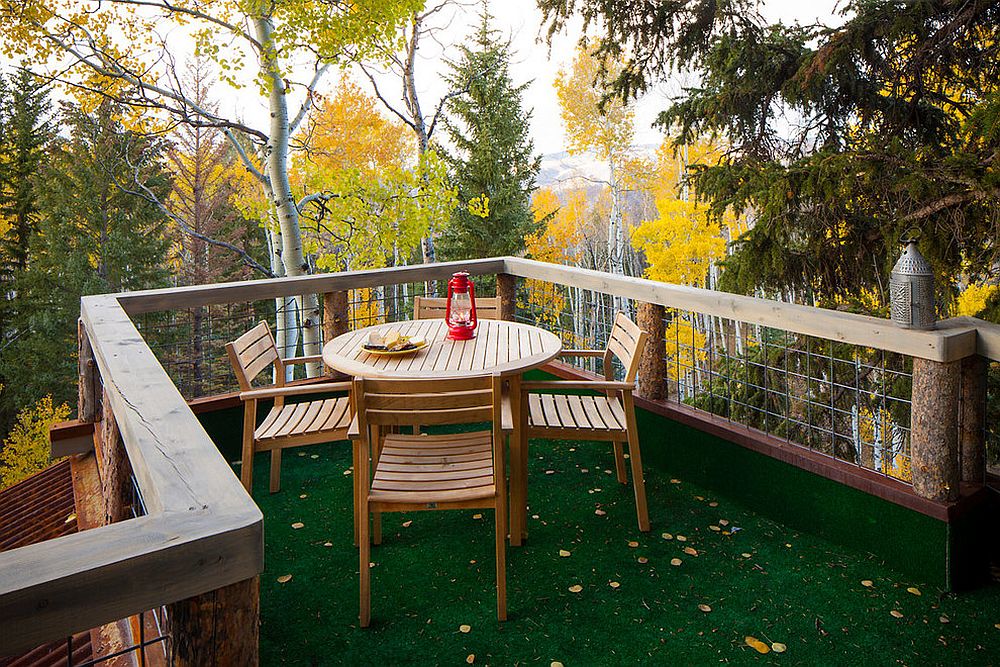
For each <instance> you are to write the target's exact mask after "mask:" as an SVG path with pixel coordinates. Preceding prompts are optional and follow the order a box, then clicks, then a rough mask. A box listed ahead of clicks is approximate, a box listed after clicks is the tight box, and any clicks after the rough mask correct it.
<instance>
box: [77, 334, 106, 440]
mask: <svg viewBox="0 0 1000 667" xmlns="http://www.w3.org/2000/svg"><path fill="white" fill-rule="evenodd" d="M76 331H77V343H78V350H79V358H78V360H79V364H78V368H79V378H78V382H77V408H76V412H77V418H78V419H79V420H80V421H82V422H86V423H88V424H93V423H94V422H96V421H97V418H98V416H99V415H100V414H101V399H102V398H103V395H102V390H101V375H100V373H99V372H98V370H97V362H96V361H95V360H94V348H92V347H91V345H90V337H89V336H88V335H87V329H86V327H84V326H83V320H78V321H77V329H76Z"/></svg>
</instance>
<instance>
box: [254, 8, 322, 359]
mask: <svg viewBox="0 0 1000 667" xmlns="http://www.w3.org/2000/svg"><path fill="white" fill-rule="evenodd" d="M254 28H255V30H256V32H257V39H258V41H259V42H260V43H261V45H262V47H263V48H262V51H261V55H260V67H261V72H262V74H263V77H264V80H265V81H266V84H267V87H268V91H269V92H268V104H269V107H270V112H271V132H270V136H269V137H268V142H267V149H266V153H265V158H266V164H267V175H268V178H269V180H270V185H271V188H270V189H271V202H272V205H273V206H274V210H275V214H276V215H277V219H278V229H279V230H280V231H281V262H282V264H283V266H284V272H285V275H286V276H289V277H293V276H301V275H305V274H306V273H308V272H309V266H308V264H307V263H306V261H305V257H304V255H303V252H302V232H301V230H300V228H299V211H298V208H296V205H295V199H294V198H293V196H292V187H291V183H289V180H288V137H289V132H290V127H289V122H288V95H287V92H286V86H285V80H284V79H283V78H282V76H281V72H280V69H279V67H278V61H277V55H276V51H275V46H274V41H273V39H272V33H273V32H274V25H273V24H272V23H271V20H270V19H269V18H268V17H264V16H261V17H257V18H256V19H254ZM296 310H297V311H298V313H299V314H300V319H299V324H300V326H301V329H302V344H303V345H302V347H303V353H304V354H306V355H318V354H319V353H320V352H321V349H320V348H321V334H320V330H319V321H320V309H319V298H318V297H317V296H316V295H315V294H306V295H303V296H300V297H297V298H296ZM322 372H323V364H321V363H312V364H307V365H306V375H308V376H309V377H316V376H318V375H320V374H321V373H322Z"/></svg>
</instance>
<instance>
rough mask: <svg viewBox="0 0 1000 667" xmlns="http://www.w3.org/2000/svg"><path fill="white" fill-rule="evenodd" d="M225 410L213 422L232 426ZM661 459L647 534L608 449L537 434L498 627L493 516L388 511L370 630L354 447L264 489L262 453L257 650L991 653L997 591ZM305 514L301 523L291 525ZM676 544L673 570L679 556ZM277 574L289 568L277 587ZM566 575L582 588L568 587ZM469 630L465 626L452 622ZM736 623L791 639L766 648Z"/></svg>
mask: <svg viewBox="0 0 1000 667" xmlns="http://www.w3.org/2000/svg"><path fill="white" fill-rule="evenodd" d="M222 423H223V421H219V422H218V423H216V424H215V425H214V426H212V427H211V428H210V431H212V430H213V428H214V429H217V431H216V435H218V436H222V435H229V436H231V435H232V431H231V429H229V430H228V431H227V430H226V429H223V427H222V426H221V424H222ZM229 423H230V424H233V423H234V421H230V422H229ZM236 423H238V422H236ZM237 435H238V434H237ZM647 437H649V434H647ZM221 439H222V440H228V441H230V442H231V440H230V439H229V437H222V438H221ZM655 447H656V445H655V444H651V445H649V446H648V449H650V450H652V449H654V448H655ZM224 451H226V453H227V456H229V458H230V460H232V459H233V458H234V457H233V455H232V452H231V448H226V449H225V450H224ZM650 458H651V459H656V458H657V457H656V456H655V455H654V456H651V457H650ZM662 464H663V465H664V466H667V467H666V468H665V469H661V467H660V466H659V465H655V464H654V463H651V464H650V465H648V466H647V489H648V497H649V507H650V517H651V521H652V531H651V532H649V533H646V534H643V533H640V532H639V531H638V530H637V527H636V518H635V506H634V502H633V498H632V494H631V487H621V486H620V485H619V484H618V483H617V482H616V481H615V479H614V475H613V474H610V471H611V470H612V466H613V461H612V458H611V454H610V447H608V446H606V445H597V444H589V443H563V442H558V443H552V442H544V441H538V442H533V443H532V447H531V457H530V476H529V479H530V505H531V509H530V510H529V514H531V515H532V518H530V519H529V521H528V523H529V530H530V537H529V539H528V541H527V543H526V545H525V546H523V547H520V548H514V547H510V548H508V551H507V553H508V579H507V582H508V610H509V620H508V621H507V622H505V623H503V624H500V623H498V622H497V621H496V610H495V608H496V597H495V580H494V559H493V520H492V513H491V512H490V511H488V510H487V511H483V512H482V513H481V514H482V518H480V519H476V518H474V515H475V514H477V513H479V512H477V511H452V512H420V513H411V514H387V515H385V517H384V524H383V525H384V540H383V544H382V545H381V546H379V547H373V550H372V561H373V562H374V566H373V568H372V615H373V621H372V626H371V627H370V628H368V629H361V628H359V627H357V609H358V600H357V596H358V593H357V591H358V583H357V582H358V576H357V570H358V558H357V549H356V548H355V547H354V546H353V545H352V527H351V479H350V476H349V475H348V474H346V473H347V471H348V470H349V466H350V448H349V445H348V444H346V443H338V444H334V445H320V446H315V447H310V448H304V449H300V450H291V451H288V452H286V453H285V457H284V465H283V470H282V490H281V492H279V493H277V494H274V495H271V494H269V493H268V492H267V470H268V456H267V455H258V456H257V458H256V462H255V488H254V498H255V499H256V500H257V502H258V504H259V505H260V507H261V509H262V510H263V512H264V521H265V533H264V534H265V546H266V560H265V570H264V573H263V574H262V575H261V579H260V582H261V583H260V586H261V640H260V648H261V663H262V664H264V665H279V664H290V665H291V664H294V665H328V664H329V665H332V664H372V665H395V664H464V662H465V660H466V659H467V656H469V655H474V656H475V658H474V661H475V664H493V665H511V664H519V663H540V664H543V665H547V664H549V663H550V662H551V661H561V662H563V663H564V664H566V665H600V664H635V663H644V664H678V665H698V664H709V663H719V662H729V663H737V664H809V665H835V664H836V665H839V664H910V665H923V664H946V663H954V664H990V663H993V662H998V661H1000V629H998V628H997V627H995V624H997V623H1000V587H998V586H996V585H991V586H988V587H985V588H980V589H978V590H975V591H972V592H969V593H962V594H960V595H953V594H950V593H946V592H944V591H942V589H940V588H938V587H937V586H935V585H933V584H930V583H927V582H926V581H925V580H920V579H914V578H909V577H908V576H907V575H903V574H901V573H900V571H899V570H897V569H892V568H890V567H888V566H887V565H885V564H884V563H883V562H881V561H880V560H878V559H877V558H876V557H874V556H871V555H868V554H866V553H864V552H863V551H859V550H856V549H851V548H848V547H844V546H838V545H836V544H834V543H832V542H829V541H827V540H825V539H824V538H822V537H819V536H814V535H812V534H810V533H808V532H799V531H796V530H793V529H791V528H789V527H787V526H786V525H783V524H781V523H777V522H775V521H774V520H771V519H769V518H766V517H764V516H761V515H758V514H756V513H754V512H752V511H750V510H749V509H747V508H746V507H745V506H744V505H741V504H740V503H739V502H738V501H736V500H733V499H731V498H732V497H735V494H729V495H727V496H722V495H719V494H717V493H714V492H712V491H710V490H709V489H708V488H706V487H705V486H701V485H699V484H695V483H694V482H692V481H689V480H688V479H685V478H684V476H682V475H680V473H676V474H677V475H678V476H679V479H678V478H677V477H673V476H672V473H671V472H670V469H669V461H665V462H662ZM549 471H551V473H549ZM736 472H739V471H736ZM716 503H717V505H716ZM598 509H600V510H602V511H603V512H605V514H603V515H598V514H596V513H595V511H596V510H598ZM534 516H537V518H534ZM887 517H888V518H887V519H883V520H889V521H891V520H892V518H893V515H891V514H889V515H887ZM720 520H726V521H728V522H729V523H728V525H726V526H722V525H721V521H720ZM298 522H301V523H302V524H304V525H303V527H302V528H299V529H294V528H293V527H292V525H293V524H295V523H298ZM404 522H412V523H410V524H409V525H408V527H403V523H404ZM711 526H719V527H720V530H718V531H714V530H712V528H711ZM727 532H728V534H726V533H727ZM664 533H668V534H670V535H671V536H672V539H666V538H665V536H664V535H663V534H664ZM681 535H683V536H685V537H687V541H685V542H681V541H679V536H681ZM633 541H634V542H636V543H638V544H637V546H634V547H633V546H631V545H630V542H633ZM684 547H690V548H692V549H695V550H697V552H698V555H697V556H694V555H690V554H686V553H684V551H683V549H684ZM560 550H566V551H569V552H570V554H571V555H570V556H568V557H561V556H560V555H559V551H560ZM745 554H746V555H745ZM640 557H641V558H643V559H648V562H644V563H640V562H639V558H640ZM673 558H680V559H681V561H682V562H681V564H680V565H677V566H675V565H671V564H670V561H671V559H673ZM282 575H291V576H292V578H291V579H290V580H289V581H287V582H286V583H279V582H278V578H279V577H281V576H282ZM862 580H870V581H871V582H872V587H870V588H868V587H865V586H863V585H862V584H861V582H862ZM611 582H618V583H619V587H618V588H613V587H612V586H611ZM574 585H580V586H582V588H583V590H582V591H581V592H579V593H573V592H570V590H569V589H570V587H571V586H574ZM908 587H916V588H917V589H919V591H920V593H921V595H919V596H918V595H914V594H912V593H910V592H907V588H908ZM699 605H708V606H710V607H711V611H709V612H707V613H706V612H703V611H700V610H699V608H698V606H699ZM892 610H898V611H899V612H901V613H902V614H903V616H902V618H898V619H897V618H894V617H893V616H891V615H890V612H891V611H892ZM942 619H945V620H942ZM462 625H469V626H471V631H470V632H468V633H462V632H461V631H460V630H459V628H460V626H462ZM747 636H753V637H756V638H758V639H760V640H762V641H764V642H766V643H771V642H780V643H783V644H785V645H786V646H787V651H786V652H785V653H782V654H776V653H770V654H768V655H758V654H757V653H756V652H755V651H754V650H753V649H751V648H750V647H749V646H747V645H746V643H745V637H747Z"/></svg>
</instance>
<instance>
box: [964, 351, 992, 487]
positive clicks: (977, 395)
mask: <svg viewBox="0 0 1000 667" xmlns="http://www.w3.org/2000/svg"><path fill="white" fill-rule="evenodd" d="M988 371H989V364H988V363H987V361H986V359H985V358H984V357H980V356H979V355H972V356H971V357H966V358H965V359H962V404H961V405H962V407H961V420H960V431H959V442H960V444H961V451H962V481H963V482H972V483H974V484H983V483H985V481H986V374H987V372H988Z"/></svg>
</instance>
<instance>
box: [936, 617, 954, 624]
mask: <svg viewBox="0 0 1000 667" xmlns="http://www.w3.org/2000/svg"><path fill="white" fill-rule="evenodd" d="M938 620H939V621H941V622H942V623H951V619H950V618H948V617H947V616H941V617H940V618H938Z"/></svg>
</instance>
